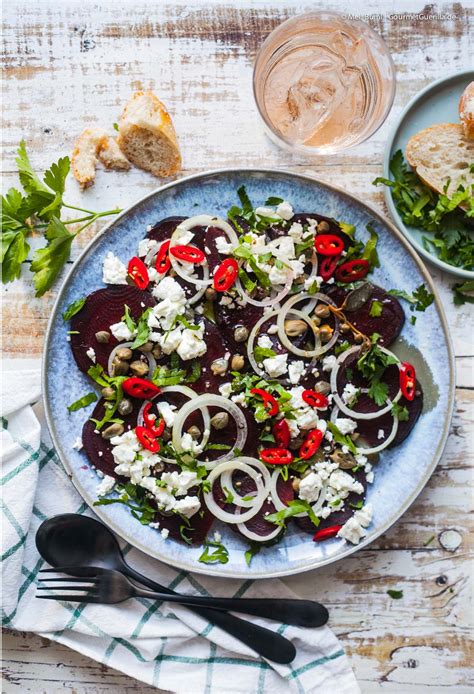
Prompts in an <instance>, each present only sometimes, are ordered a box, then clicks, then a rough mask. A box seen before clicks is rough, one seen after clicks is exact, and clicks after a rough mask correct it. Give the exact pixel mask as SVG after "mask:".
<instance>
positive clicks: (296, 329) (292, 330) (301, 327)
mask: <svg viewBox="0 0 474 694" xmlns="http://www.w3.org/2000/svg"><path fill="white" fill-rule="evenodd" d="M307 329H308V325H307V324H306V322H305V321H304V320H286V321H285V333H286V334H287V335H288V336H289V337H297V336H298V335H302V334H303V333H305V332H306V331H307Z"/></svg>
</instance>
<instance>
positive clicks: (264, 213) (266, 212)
mask: <svg viewBox="0 0 474 694" xmlns="http://www.w3.org/2000/svg"><path fill="white" fill-rule="evenodd" d="M255 214H256V215H258V216H259V217H268V218H269V219H274V220H275V222H277V221H278V220H280V219H283V217H281V216H280V215H279V214H278V212H275V210H272V208H271V207H264V206H263V205H261V206H260V207H256V208H255Z"/></svg>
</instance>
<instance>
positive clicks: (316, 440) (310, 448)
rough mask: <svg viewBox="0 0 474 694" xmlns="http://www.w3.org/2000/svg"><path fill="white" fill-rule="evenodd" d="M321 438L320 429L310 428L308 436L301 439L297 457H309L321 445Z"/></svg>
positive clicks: (304, 458) (306, 458)
mask: <svg viewBox="0 0 474 694" xmlns="http://www.w3.org/2000/svg"><path fill="white" fill-rule="evenodd" d="M322 440H323V432H322V431H321V430H320V429H312V430H311V431H310V432H309V434H308V436H307V437H306V438H305V440H304V441H303V444H302V446H301V448H300V450H299V457H300V458H302V459H303V460H308V458H311V456H313V455H314V454H315V453H316V451H317V450H318V448H319V447H320V445H321V441H322Z"/></svg>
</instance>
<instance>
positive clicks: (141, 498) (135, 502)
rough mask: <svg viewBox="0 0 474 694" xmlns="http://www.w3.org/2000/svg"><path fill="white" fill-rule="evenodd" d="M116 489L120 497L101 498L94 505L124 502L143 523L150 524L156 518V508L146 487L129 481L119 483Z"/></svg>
mask: <svg viewBox="0 0 474 694" xmlns="http://www.w3.org/2000/svg"><path fill="white" fill-rule="evenodd" d="M116 491H117V492H118V493H119V494H120V496H119V497H114V498H112V499H99V500H98V501H95V502H94V506H109V505H110V504H123V505H124V506H127V507H128V508H129V509H130V512H131V514H132V516H133V517H134V518H136V519H137V520H139V521H140V523H141V524H142V525H148V524H149V523H151V522H152V521H153V520H154V519H155V516H156V508H155V507H154V506H153V505H152V503H151V501H150V500H149V499H148V496H147V491H146V489H144V488H143V487H139V486H138V485H135V484H133V483H132V482H127V484H118V485H117V486H116Z"/></svg>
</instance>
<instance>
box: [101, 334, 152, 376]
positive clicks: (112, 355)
mask: <svg viewBox="0 0 474 694" xmlns="http://www.w3.org/2000/svg"><path fill="white" fill-rule="evenodd" d="M132 345H133V342H119V343H118V345H115V347H114V348H113V350H112V351H111V352H110V354H109V361H108V362H107V372H108V374H109V376H112V362H113V360H114V358H115V355H116V354H117V350H119V349H120V347H129V348H130V347H131V346H132ZM135 349H136V350H137V351H139V350H140V348H139V347H135ZM142 354H143V356H144V357H146V360H147V362H148V373H150V374H153V373H154V371H155V369H156V361H155V357H154V356H153V354H152V353H151V352H142Z"/></svg>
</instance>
